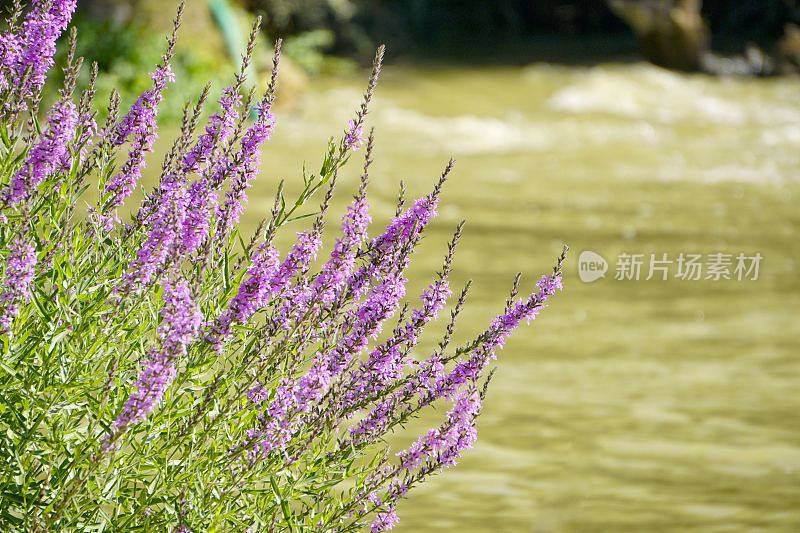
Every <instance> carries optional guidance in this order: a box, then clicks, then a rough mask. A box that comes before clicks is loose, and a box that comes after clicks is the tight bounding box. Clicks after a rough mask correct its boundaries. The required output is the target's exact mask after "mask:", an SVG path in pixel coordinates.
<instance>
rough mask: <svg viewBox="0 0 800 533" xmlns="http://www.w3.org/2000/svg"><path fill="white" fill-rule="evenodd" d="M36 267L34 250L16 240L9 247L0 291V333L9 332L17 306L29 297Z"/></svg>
mask: <svg viewBox="0 0 800 533" xmlns="http://www.w3.org/2000/svg"><path fill="white" fill-rule="evenodd" d="M35 267H36V249H35V248H34V247H33V245H32V244H30V243H28V242H25V241H23V240H22V239H19V238H17V239H16V240H14V241H12V242H11V245H10V246H9V255H8V259H7V261H6V269H5V279H4V281H3V286H2V291H0V333H8V332H10V331H11V323H12V322H13V320H14V318H16V316H17V315H18V314H19V304H20V302H22V301H25V300H27V299H28V298H30V296H31V288H30V286H31V282H32V281H33V275H34V269H35Z"/></svg>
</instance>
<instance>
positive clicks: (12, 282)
mask: <svg viewBox="0 0 800 533" xmlns="http://www.w3.org/2000/svg"><path fill="white" fill-rule="evenodd" d="M74 7H75V3H74V1H72V2H70V1H66V0H42V1H35V2H33V5H32V8H31V10H30V11H29V13H28V15H27V16H26V17H25V19H24V21H23V22H21V23H18V22H12V23H11V24H10V25H9V30H8V32H7V33H6V34H4V35H2V36H0V44H2V45H3V46H2V47H0V103H2V105H3V109H2V110H0V132H2V133H3V142H2V143H0V162H2V163H3V164H2V165H0V222H1V223H0V246H1V247H2V248H0V353H2V354H3V360H2V365H0V367H1V368H0V402H2V403H0V426H2V428H3V430H2V431H0V450H2V452H3V453H2V456H3V457H10V458H13V460H10V461H0V483H2V485H3V490H2V491H0V509H2V510H3V512H0V530H2V531H6V530H8V531H23V530H24V531H76V530H83V529H86V528H87V527H91V528H99V529H104V530H109V531H133V530H144V531H284V530H293V531H352V530H356V529H364V530H369V531H372V532H378V531H386V530H388V529H391V528H393V527H394V526H395V525H396V524H397V523H398V521H399V516H398V512H397V505H398V502H399V501H400V500H401V499H402V498H403V497H405V496H406V494H407V493H408V492H409V491H410V490H412V489H413V488H414V487H415V486H417V485H418V484H419V483H422V482H424V481H425V480H426V479H427V478H428V477H430V476H431V475H433V474H435V473H436V472H439V471H441V470H443V469H445V468H448V467H450V466H452V465H454V464H455V463H456V461H457V460H458V458H459V457H461V456H462V455H463V454H464V453H465V452H466V451H467V450H468V449H469V448H470V447H471V446H473V445H474V443H475V442H476V438H477V420H478V415H479V413H480V411H481V405H482V404H483V399H484V397H485V395H486V393H487V386H488V383H489V381H490V379H491V375H492V371H493V370H492V369H491V368H490V367H491V366H492V365H493V363H494V362H495V361H496V359H497V354H498V352H499V350H500V348H502V347H503V345H504V343H505V340H506V339H507V338H508V336H509V335H511V334H512V333H513V332H514V331H515V330H517V329H518V328H519V327H520V326H521V325H522V324H524V323H525V322H526V321H530V320H532V319H533V318H535V317H536V316H537V315H538V314H539V313H540V312H541V310H542V309H543V308H544V307H545V306H546V305H547V303H548V302H549V301H550V300H551V298H552V297H553V296H554V295H555V294H556V293H557V292H558V291H559V290H560V289H561V285H562V279H561V266H562V261H563V259H564V256H563V255H562V256H561V257H560V258H559V260H558V262H557V264H556V266H555V268H554V270H553V272H552V273H551V274H548V275H546V276H544V277H542V278H541V279H540V280H539V281H538V283H537V284H536V286H535V287H534V288H533V289H532V290H531V291H530V294H528V295H525V296H522V297H520V296H519V295H518V293H519V287H520V282H519V278H517V280H516V281H515V285H514V289H512V295H511V297H510V298H509V299H508V301H507V303H506V306H505V308H504V309H503V310H502V312H500V313H498V315H497V317H496V318H495V319H494V320H493V321H492V322H491V323H490V324H489V326H488V327H487V329H486V330H485V331H483V332H482V333H480V334H479V335H477V336H476V337H475V338H474V340H473V341H471V342H468V343H466V344H463V345H461V346H458V347H451V346H450V341H451V339H452V337H453V335H454V332H455V327H456V320H457V318H458V316H459V314H460V312H461V310H462V309H463V307H464V305H465V303H466V295H467V289H466V288H465V289H464V290H462V291H461V293H460V294H459V295H458V296H457V297H456V298H454V299H455V304H454V307H453V308H452V309H450V311H449V316H450V318H449V321H448V322H447V324H446V326H445V329H444V335H443V336H442V337H441V338H440V340H439V342H438V343H437V344H436V345H435V348H434V349H432V350H430V351H428V350H424V349H422V348H421V347H423V346H427V343H424V342H422V339H423V336H424V335H426V329H427V328H428V326H430V325H432V324H434V323H436V322H437V320H439V317H440V316H441V315H443V314H446V313H447V310H448V307H449V306H450V305H451V296H452V294H451V292H452V289H451V273H452V271H453V269H454V268H455V265H454V264H453V259H454V251H455V248H456V244H457V242H458V240H459V238H460V236H461V233H462V225H459V226H458V229H457V230H456V233H455V235H454V237H453V239H452V240H451V242H450V244H449V246H448V250H447V253H446V254H445V260H444V263H443V265H442V268H441V269H440V270H439V271H438V272H436V273H435V275H434V277H433V278H432V280H431V281H430V282H429V283H428V284H427V285H426V286H425V287H424V288H423V289H422V291H421V293H418V294H415V295H413V298H410V299H407V297H406V292H407V283H408V279H407V278H408V276H409V274H408V272H413V270H411V269H409V266H410V264H411V262H412V259H413V257H414V256H415V254H417V253H420V252H419V251H418V250H417V247H418V245H419V243H420V242H421V240H422V238H423V235H424V234H425V232H426V231H428V230H429V228H430V227H431V226H432V225H433V224H435V217H436V214H437V211H438V209H439V204H440V202H441V201H442V192H443V186H444V184H445V182H446V180H447V179H448V176H449V174H450V173H451V171H452V169H453V161H452V160H451V161H450V162H449V163H448V164H447V166H446V168H445V170H444V172H442V174H441V175H440V177H439V179H438V180H437V181H436V182H435V184H434V186H433V189H432V190H431V191H430V192H429V193H428V194H425V195H423V196H421V197H419V198H417V199H416V200H414V201H412V202H410V205H408V206H406V205H405V202H404V200H403V199H402V198H401V201H399V202H398V208H397V212H396V213H395V216H394V217H393V218H392V219H391V220H389V221H388V222H387V223H386V225H385V226H383V227H379V226H377V225H376V224H374V223H373V217H372V215H371V213H370V202H369V198H368V195H367V186H368V183H369V181H370V178H369V173H370V168H371V165H372V156H373V150H374V143H375V137H374V132H373V131H372V130H370V129H369V128H368V124H367V116H368V112H369V105H370V102H371V100H372V98H373V94H374V91H375V89H376V86H377V82H378V78H379V75H380V72H381V69H382V59H383V47H379V48H378V50H377V52H376V54H375V60H374V63H373V67H372V71H371V74H370V77H369V81H368V84H367V89H366V91H365V94H364V97H363V99H362V100H361V102H360V104H357V107H356V111H355V113H354V115H353V116H352V118H351V120H350V121H349V122H348V123H347V124H346V125H345V127H344V128H343V130H342V131H341V132H340V135H339V136H338V137H335V138H331V139H329V141H328V143H327V146H326V150H325V153H324V155H323V157H322V161H321V164H320V165H319V167H318V170H315V171H314V172H310V171H306V170H303V172H302V176H301V178H302V182H301V184H300V185H301V191H300V193H299V194H298V196H297V197H296V198H293V199H287V198H286V197H285V195H284V193H283V187H282V183H281V184H279V185H278V191H277V193H276V197H275V202H274V204H273V208H272V211H271V213H269V215H268V216H267V217H266V218H264V219H263V220H262V222H261V224H260V225H259V227H258V229H257V230H256V231H255V233H254V234H252V235H250V236H249V238H247V236H245V235H243V233H242V228H241V227H240V225H239V221H240V219H241V218H242V215H243V213H244V212H245V209H246V208H247V190H248V189H249V188H250V187H251V186H252V184H253V183H254V180H255V179H256V178H257V177H258V175H259V173H260V171H261V170H262V169H261V168H260V157H261V151H262V150H263V147H264V143H265V142H266V141H267V140H268V139H269V137H270V136H271V135H272V133H273V132H274V130H275V128H276V121H275V113H276V107H275V105H274V104H275V96H276V83H277V73H278V62H279V59H280V50H281V42H280V40H278V41H277V43H276V46H275V53H274V59H273V69H272V75H271V77H270V80H269V82H268V84H267V86H266V88H264V89H263V92H261V93H257V92H255V91H250V92H247V91H242V89H243V83H244V79H245V71H246V70H247V67H248V64H249V63H250V60H251V57H253V53H254V48H255V44H256V41H257V38H256V37H257V35H258V23H256V24H255V25H254V29H253V31H252V32H251V35H250V40H249V41H248V47H247V50H246V52H245V54H244V56H243V58H244V59H243V61H242V65H241V68H240V69H239V70H238V72H237V73H236V74H235V78H234V80H233V82H232V83H231V84H229V85H228V86H226V87H225V88H223V90H222V96H221V98H220V101H219V102H218V104H219V105H218V108H217V109H216V111H215V112H214V113H211V114H210V115H208V116H209V118H208V119H207V121H206V122H205V124H203V123H202V117H204V116H207V115H206V113H204V105H205V103H206V100H207V97H208V94H209V89H208V87H206V88H205V89H204V90H203V91H202V92H201V94H200V96H199V97H198V98H197V100H196V102H193V103H191V104H187V105H186V107H185V112H184V117H183V121H182V123H181V129H180V134H179V135H178V136H177V138H176V139H175V140H174V142H173V143H172V145H171V148H170V149H169V150H168V151H167V154H166V156H165V157H164V160H163V164H162V166H161V172H160V179H159V180H158V183H157V185H156V186H155V187H153V189H152V190H149V191H146V193H145V200H144V201H143V202H142V205H141V206H139V207H138V208H135V207H132V206H126V205H125V204H126V202H127V201H128V200H129V198H130V195H131V193H132V191H133V190H134V188H135V187H136V186H137V185H138V183H139V181H140V178H141V173H142V169H143V168H144V167H145V164H147V163H148V159H150V157H151V155H152V151H153V147H154V144H155V142H156V141H157V134H158V129H157V120H156V119H157V109H158V106H159V103H160V102H161V100H162V98H163V92H164V90H165V89H166V87H167V85H168V83H170V82H171V81H172V77H173V76H172V71H171V68H170V63H171V60H172V56H173V53H174V51H175V45H176V42H175V34H176V31H177V28H178V26H179V22H180V14H181V12H182V11H183V6H182V5H181V7H180V8H179V9H178V17H177V18H176V22H175V28H174V30H173V33H172V35H171V37H170V38H169V39H168V46H167V52H166V53H165V55H164V56H163V58H162V61H161V63H160V64H159V65H158V67H157V68H156V69H155V71H154V72H153V74H152V85H151V87H150V88H149V89H148V90H146V91H145V92H144V93H142V95H141V96H140V97H139V98H138V100H137V101H136V103H135V104H134V105H133V106H132V107H131V108H130V110H129V111H128V112H127V113H125V114H124V115H123V116H122V117H121V118H119V113H118V111H119V98H118V96H116V95H114V94H112V97H111V99H110V100H109V105H108V113H107V117H108V118H107V119H106V121H105V124H104V125H103V126H102V127H101V128H98V127H97V125H96V124H95V119H94V117H95V109H94V103H93V97H94V87H95V81H96V76H97V69H96V67H95V68H94V70H93V71H92V73H91V74H90V77H89V79H90V82H89V85H88V87H86V89H85V90H84V91H83V92H82V93H81V94H80V96H79V97H78V98H77V102H76V101H75V99H74V98H73V93H74V92H75V91H74V89H75V85H76V81H77V80H78V78H79V72H80V69H81V65H82V63H81V59H80V58H77V59H76V58H75V57H74V50H75V46H74V39H73V41H72V43H71V46H70V53H69V54H68V56H69V57H68V61H67V66H66V67H65V69H64V70H65V82H64V88H63V89H62V91H61V92H60V98H59V99H58V101H57V102H56V103H55V104H54V105H53V106H52V107H51V109H50V110H49V111H48V112H47V121H46V126H45V127H44V128H43V129H42V130H41V131H39V129H38V128H37V124H38V123H37V120H36V117H35V116H34V114H35V111H34V109H35V108H36V107H37V105H38V103H37V102H38V93H39V91H40V89H41V84H42V83H43V81H44V77H43V76H44V72H46V71H47V69H48V68H49V66H50V65H52V62H53V60H52V57H53V56H52V51H53V50H54V48H53V46H54V43H55V39H56V38H57V36H58V35H59V34H60V33H62V32H63V31H64V29H65V27H66V25H67V20H68V19H69V16H70V15H71V13H72V11H73V10H74ZM16 12H17V17H18V18H19V17H21V16H22V13H23V12H24V10H22V9H21V8H19V9H17V10H16ZM73 35H74V33H73ZM253 101H255V102H256V104H255V106H253V109H255V111H256V116H255V117H254V118H251V116H250V110H251V102H253ZM31 104H33V105H31ZM367 132H369V133H367ZM126 145H129V148H128V150H127V154H120V151H121V150H123V149H124V148H123V147H124V146H126ZM365 145H366V146H365ZM364 146H365V148H366V149H365V150H364V151H363V158H364V165H363V171H362V172H361V177H360V184H359V186H358V189H357V191H356V193H355V194H354V196H353V197H352V198H351V199H349V200H348V201H347V205H346V206H345V210H344V215H343V216H342V218H341V221H340V226H339V234H338V235H336V236H335V238H334V239H332V241H333V242H332V246H331V249H330V250H331V251H330V253H329V254H327V255H326V256H324V257H321V258H320V260H319V263H318V261H317V259H318V257H319V256H320V255H321V250H323V249H325V248H324V247H325V244H324V243H325V240H326V231H327V230H326V221H327V219H328V217H329V208H330V207H331V206H332V205H333V203H334V202H335V201H336V195H337V194H338V190H337V188H341V182H342V181H344V180H345V179H346V170H345V165H346V164H347V162H348V161H349V160H350V159H351V158H352V156H353V155H354V152H356V151H357V150H360V149H361V148H362V147H364ZM117 160H122V161H124V162H123V163H122V164H121V166H120V168H119V169H118V171H114V169H115V168H116V167H115V161H117ZM87 180H94V181H96V182H97V183H98V184H99V188H100V193H101V194H100V199H99V202H98V203H97V204H96V205H95V207H94V208H93V209H90V210H89V212H88V213H86V214H84V211H83V210H81V209H79V208H78V207H79V206H81V205H84V203H85V201H86V198H84V197H83V196H82V195H83V194H84V191H85V190H86V189H87V184H86V182H87ZM320 190H324V198H323V200H322V202H321V203H320V204H319V209H318V210H317V211H316V212H311V211H310V210H309V209H308V204H309V200H310V199H311V198H312V197H314V195H315V194H316V193H317V192H319V191H320ZM127 207H130V209H126V208H127ZM128 213H130V215H129V214H128ZM305 220H308V221H309V222H305ZM290 224H291V225H293V226H294V230H295V235H296V237H295V240H294V242H292V243H291V244H289V245H287V247H286V249H285V250H284V249H283V247H282V246H280V243H281V242H282V240H281V239H280V238H278V236H277V235H278V233H279V232H280V231H284V229H285V227H286V226H288V225H290ZM371 226H372V227H371ZM468 286H469V285H467V287H468ZM395 317H396V318H395ZM384 331H387V334H386V335H382V332H384ZM434 403H436V404H445V405H447V406H448V407H447V412H446V414H445V415H444V419H443V420H442V421H441V422H440V423H439V424H438V425H434V427H433V428H432V429H430V430H429V431H427V432H425V433H423V434H422V435H419V436H415V437H416V438H414V439H409V440H410V441H411V442H412V443H411V444H410V445H409V446H407V447H404V448H402V449H399V450H397V449H395V448H393V447H392V446H391V445H389V444H388V443H387V441H388V439H387V438H386V437H387V436H388V435H389V433H390V432H392V431H396V430H398V429H399V428H401V427H403V426H404V424H405V423H406V422H407V421H408V420H409V419H410V418H412V417H415V416H417V415H419V414H421V413H422V412H425V411H429V410H431V408H432V404H434Z"/></svg>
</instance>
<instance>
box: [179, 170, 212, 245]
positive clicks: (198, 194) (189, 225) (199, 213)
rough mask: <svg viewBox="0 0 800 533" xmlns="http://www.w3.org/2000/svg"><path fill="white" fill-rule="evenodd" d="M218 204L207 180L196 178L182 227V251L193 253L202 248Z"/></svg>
mask: <svg viewBox="0 0 800 533" xmlns="http://www.w3.org/2000/svg"><path fill="white" fill-rule="evenodd" d="M216 206H217V196H216V194H214V192H213V191H211V190H210V189H209V188H208V182H206V181H205V180H202V179H201V180H196V181H194V182H192V184H191V185H190V186H189V190H188V192H187V201H186V217H185V218H184V220H183V227H182V228H181V245H180V246H181V253H183V254H186V255H188V254H191V253H193V252H194V251H196V250H197V249H198V248H200V245H202V244H203V242H204V241H205V239H206V237H207V236H208V232H209V229H210V227H211V213H212V211H213V210H214V209H215V208H216Z"/></svg>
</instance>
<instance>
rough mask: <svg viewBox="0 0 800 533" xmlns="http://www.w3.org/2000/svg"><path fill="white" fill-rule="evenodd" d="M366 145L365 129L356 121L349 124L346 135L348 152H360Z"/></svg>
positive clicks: (345, 142)
mask: <svg viewBox="0 0 800 533" xmlns="http://www.w3.org/2000/svg"><path fill="white" fill-rule="evenodd" d="M363 144H364V127H363V126H362V125H361V124H359V123H357V122H356V121H355V120H350V121H348V122H347V131H346V132H345V135H344V147H345V149H346V150H358V149H359V148H361V145H363Z"/></svg>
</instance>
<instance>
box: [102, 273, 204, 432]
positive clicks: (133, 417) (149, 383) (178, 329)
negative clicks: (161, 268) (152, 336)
mask: <svg viewBox="0 0 800 533" xmlns="http://www.w3.org/2000/svg"><path fill="white" fill-rule="evenodd" d="M163 298H164V307H163V308H162V309H161V319H162V323H161V325H160V326H159V328H158V337H159V340H160V344H161V345H160V347H159V348H158V349H154V350H152V351H151V352H150V354H149V355H148V357H147V359H146V361H145V363H144V365H143V367H142V369H141V373H140V374H139V379H138V380H137V381H136V385H135V389H134V391H133V392H131V394H130V396H128V399H127V401H126V402H125V405H124V406H123V408H122V412H121V413H120V414H119V416H118V417H117V418H116V420H115V421H114V429H115V432H116V433H121V432H124V431H125V429H126V428H128V427H129V426H130V425H131V424H134V423H136V422H138V421H140V420H143V419H144V418H145V417H146V416H147V414H148V413H150V412H151V411H152V410H153V408H154V407H155V406H156V405H157V404H158V402H159V401H160V400H161V397H162V396H163V395H164V392H165V391H166V390H167V387H168V386H169V384H170V383H171V382H172V380H173V379H174V377H175V372H176V369H175V361H176V360H177V359H179V358H181V357H183V356H185V355H186V351H187V346H188V345H189V344H190V343H191V342H192V341H193V340H194V338H195V336H196V335H197V332H198V329H199V328H200V324H201V322H202V319H203V316H202V314H201V313H200V311H199V310H198V309H197V306H196V305H195V303H194V300H193V298H192V294H191V291H190V289H189V284H188V283H186V282H185V281H180V282H178V283H175V284H173V283H164V295H163Z"/></svg>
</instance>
